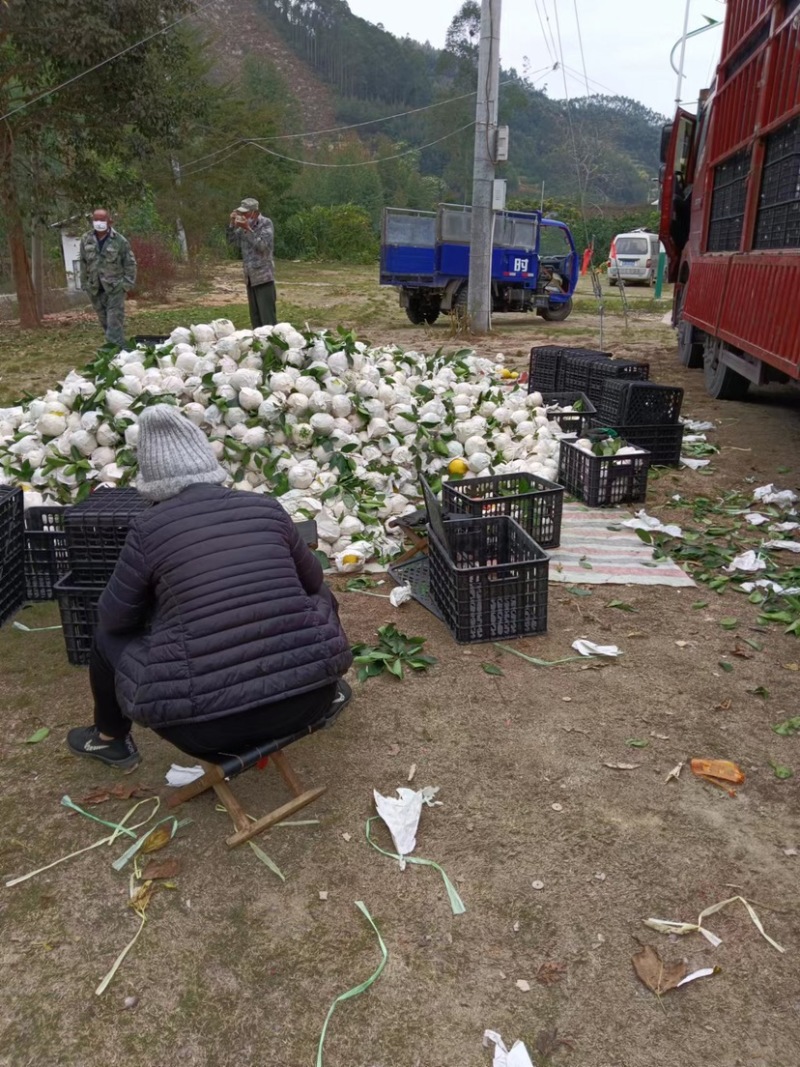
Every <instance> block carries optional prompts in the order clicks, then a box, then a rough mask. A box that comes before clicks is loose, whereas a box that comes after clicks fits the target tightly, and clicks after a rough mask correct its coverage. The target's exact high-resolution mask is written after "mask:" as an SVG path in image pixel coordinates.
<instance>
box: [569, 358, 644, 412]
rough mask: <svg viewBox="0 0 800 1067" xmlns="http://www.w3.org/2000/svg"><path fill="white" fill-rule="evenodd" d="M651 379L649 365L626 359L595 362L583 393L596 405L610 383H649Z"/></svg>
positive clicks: (590, 369) (592, 364)
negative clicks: (621, 381)
mask: <svg viewBox="0 0 800 1067" xmlns="http://www.w3.org/2000/svg"><path fill="white" fill-rule="evenodd" d="M649 377H650V364H649V363H636V362H634V361H632V360H624V359H607V360H593V361H592V363H591V366H590V368H589V372H588V381H587V383H586V388H585V389H584V390H583V391H584V392H585V393H586V395H587V396H588V397H589V399H590V400H591V402H592V403H593V404H595V405H596V404H597V403H599V401H600V400H601V398H602V396H603V392H604V390H605V387H606V384H607V383H608V382H610V381H616V380H619V379H622V380H623V381H627V382H634V381H647V380H648V378H649ZM576 388H577V387H576Z"/></svg>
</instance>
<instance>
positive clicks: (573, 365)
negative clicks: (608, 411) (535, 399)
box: [557, 352, 611, 399]
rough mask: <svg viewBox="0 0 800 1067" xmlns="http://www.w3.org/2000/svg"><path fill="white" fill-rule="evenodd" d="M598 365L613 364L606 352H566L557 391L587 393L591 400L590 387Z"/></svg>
mask: <svg viewBox="0 0 800 1067" xmlns="http://www.w3.org/2000/svg"><path fill="white" fill-rule="evenodd" d="M597 363H603V364H606V363H611V359H610V357H609V356H607V355H606V354H605V353H604V352H566V353H565V354H564V357H563V359H562V361H561V367H560V369H559V375H558V384H557V389H559V390H560V391H567V392H580V393H585V394H586V395H587V396H589V397H590V399H591V394H590V392H589V385H590V383H591V380H592V367H594V366H595V364H597Z"/></svg>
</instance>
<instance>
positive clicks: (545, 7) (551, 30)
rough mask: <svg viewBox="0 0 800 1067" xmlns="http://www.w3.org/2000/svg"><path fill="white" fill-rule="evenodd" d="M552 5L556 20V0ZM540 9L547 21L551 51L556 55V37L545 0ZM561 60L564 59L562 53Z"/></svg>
mask: <svg viewBox="0 0 800 1067" xmlns="http://www.w3.org/2000/svg"><path fill="white" fill-rule="evenodd" d="M553 7H554V8H555V12H556V20H558V0H555V3H554V4H553ZM542 10H543V11H544V17H545V22H546V23H547V29H548V32H549V33H550V42H551V43H552V46H553V52H554V54H555V56H556V57H558V49H557V48H556V39H555V37H554V36H553V24H552V22H551V21H550V11H549V10H548V7H547V0H542ZM549 50H550V49H549V48H548V51H549ZM561 61H562V63H563V61H564V57H563V55H562V56H561Z"/></svg>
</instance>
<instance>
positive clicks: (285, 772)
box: [271, 749, 303, 797]
mask: <svg viewBox="0 0 800 1067" xmlns="http://www.w3.org/2000/svg"><path fill="white" fill-rule="evenodd" d="M271 759H272V760H273V762H274V763H275V766H276V767H277V768H278V773H279V774H280V776H281V778H283V780H284V782H285V783H286V787H287V788H288V790H289V792H291V793H293V794H294V795H295V796H296V797H299V796H302V794H303V786H302V785H301V784H300V779H299V778H298V777H297V775H296V774H295V773H294V771H293V770H292V768H291V766H290V764H289V761H288V759H287V758H286V754H285V753H284V752H283V750H282V749H279V750H278V751H277V752H276V753H275V754H274V755H273V756H272V757H271Z"/></svg>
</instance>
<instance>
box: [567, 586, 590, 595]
mask: <svg viewBox="0 0 800 1067" xmlns="http://www.w3.org/2000/svg"><path fill="white" fill-rule="evenodd" d="M567 592H568V593H572V595H573V596H591V595H592V591H591V589H578V587H577V586H574V585H568V586H567Z"/></svg>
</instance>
